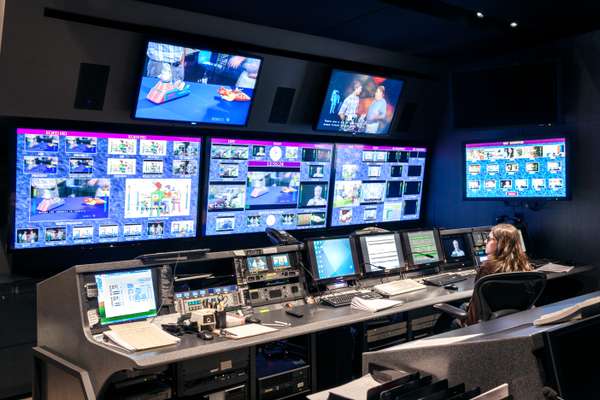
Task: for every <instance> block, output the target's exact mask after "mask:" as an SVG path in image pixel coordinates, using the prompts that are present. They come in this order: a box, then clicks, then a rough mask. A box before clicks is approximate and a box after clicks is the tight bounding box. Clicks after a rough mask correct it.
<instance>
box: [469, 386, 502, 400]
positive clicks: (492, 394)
mask: <svg viewBox="0 0 600 400" xmlns="http://www.w3.org/2000/svg"><path fill="white" fill-rule="evenodd" d="M509 394H510V393H509V391H508V384H507V383H503V384H502V385H500V386H498V387H495V388H493V389H492V390H488V391H487V392H485V393H482V394H480V395H479V396H477V397H473V400H503V399H506V398H507V397H508V395H509Z"/></svg>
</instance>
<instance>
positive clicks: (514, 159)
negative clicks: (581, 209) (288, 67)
mask: <svg viewBox="0 0 600 400" xmlns="http://www.w3.org/2000/svg"><path fill="white" fill-rule="evenodd" d="M567 154H568V153H567V145H566V141H565V138H554V139H533V140H519V141H510V142H486V143H468V144H466V145H465V172H464V173H465V175H464V176H465V182H466V184H465V198H466V199H511V198H537V199H540V198H544V199H555V200H560V199H566V198H567V195H568V183H569V182H568V181H567V178H568V177H567Z"/></svg>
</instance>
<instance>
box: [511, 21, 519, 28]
mask: <svg viewBox="0 0 600 400" xmlns="http://www.w3.org/2000/svg"><path fill="white" fill-rule="evenodd" d="M517 26H519V24H518V23H517V22H516V21H513V22H511V23H510V27H511V28H516V27H517Z"/></svg>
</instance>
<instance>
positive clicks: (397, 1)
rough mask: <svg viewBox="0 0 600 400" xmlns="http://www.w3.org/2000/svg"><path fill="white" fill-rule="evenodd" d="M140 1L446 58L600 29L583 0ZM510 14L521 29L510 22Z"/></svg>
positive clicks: (594, 5) (595, 10) (596, 10)
mask: <svg viewBox="0 0 600 400" xmlns="http://www.w3.org/2000/svg"><path fill="white" fill-rule="evenodd" d="M139 1H144V2H147V3H154V4H160V5H164V6H168V7H173V8H179V9H183V10H187V11H191V12H198V13H204V14H209V15H214V16H219V17H223V18H229V19H234V20H239V21H245V22H250V23H254V24H258V25H266V26H271V27H276V28H281V29H287V30H291V31H297V32H302V33H307V34H312V35H319V36H324V37H329V38H333V39H338V40H343V41H348V42H352V43H358V44H363V45H367V46H373V47H380V48H384V49H388V50H393V51H403V52H409V53H411V54H416V55H421V56H426V57H432V58H448V59H450V58H457V57H461V56H463V55H469V56H476V55H478V54H479V55H485V54H489V53H490V52H492V53H493V52H494V51H504V50H506V51H508V50H511V49H514V48H518V47H524V46H531V45H536V44H540V43H543V42H544V41H552V40H555V39H559V38H561V37H566V36H570V35H574V34H577V33H583V32H587V31H592V30H596V29H600V1H585V0H571V1H564V0H560V1H549V0H526V1H525V0H444V1H442V0H327V1H323V0H305V1H302V2H282V1H275V0H261V1H260V2H248V1H240V0H219V1H212V2H206V1H189V0H188V1H185V0H139ZM476 11H482V12H484V13H485V14H486V17H485V18H483V19H479V18H477V17H476V16H475V12H476ZM512 20H516V21H518V22H519V27H518V28H517V29H512V28H510V27H509V26H508V24H509V22H510V21H512Z"/></svg>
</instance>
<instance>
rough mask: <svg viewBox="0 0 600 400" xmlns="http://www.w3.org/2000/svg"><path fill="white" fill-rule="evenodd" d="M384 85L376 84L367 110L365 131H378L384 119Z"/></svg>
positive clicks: (385, 106)
mask: <svg viewBox="0 0 600 400" xmlns="http://www.w3.org/2000/svg"><path fill="white" fill-rule="evenodd" d="M384 95H385V86H383V85H380V86H377V89H376V90H375V96H374V100H373V102H372V103H371V105H370V106H369V109H368V110H367V126H366V128H365V132H366V133H379V132H380V131H381V127H382V126H383V125H384V124H385V121H386V111H387V102H386V101H385V98H384Z"/></svg>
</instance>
